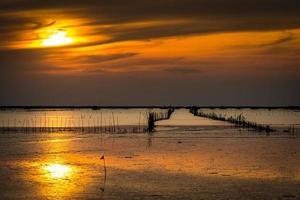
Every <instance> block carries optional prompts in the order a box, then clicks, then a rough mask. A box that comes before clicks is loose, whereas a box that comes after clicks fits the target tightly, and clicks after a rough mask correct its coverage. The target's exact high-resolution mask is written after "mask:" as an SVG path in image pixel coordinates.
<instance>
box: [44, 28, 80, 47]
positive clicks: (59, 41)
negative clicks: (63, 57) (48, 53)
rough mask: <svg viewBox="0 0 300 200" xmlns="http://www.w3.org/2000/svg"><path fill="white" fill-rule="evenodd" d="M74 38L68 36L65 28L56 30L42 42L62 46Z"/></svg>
mask: <svg viewBox="0 0 300 200" xmlns="http://www.w3.org/2000/svg"><path fill="white" fill-rule="evenodd" d="M73 41H74V40H73V39H72V38H70V37H67V32H66V31H64V30H55V31H53V32H52V33H51V34H50V36H49V37H48V38H47V39H46V40H44V41H43V42H42V46H60V45H67V44H70V43H72V42H73Z"/></svg>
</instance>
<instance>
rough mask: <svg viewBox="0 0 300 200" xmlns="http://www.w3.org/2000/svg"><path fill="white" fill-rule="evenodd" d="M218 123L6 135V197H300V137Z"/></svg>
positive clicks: (1, 148) (2, 140)
mask: <svg viewBox="0 0 300 200" xmlns="http://www.w3.org/2000/svg"><path fill="white" fill-rule="evenodd" d="M183 115H185V116H186V117H182V116H183ZM179 119H182V120H184V119H188V120H186V122H185V123H183V124H179V123H178V120H179ZM198 120H199V121H198ZM174 121H175V122H174ZM176 121H177V123H176ZM197 122H199V124H198V125H197V126H196V125H195V123H196V124H197ZM213 122H214V121H211V120H207V119H202V118H197V117H193V116H191V115H188V113H187V112H186V111H182V110H181V111H178V112H177V111H175V113H174V115H173V117H171V119H170V120H169V121H165V122H164V121H161V122H159V123H160V125H159V126H158V127H157V128H156V129H157V132H154V133H152V134H145V133H140V134H134V133H127V134H83V133H72V132H59V133H47V134H41V133H35V134H30V133H27V134H21V133H9V134H0V157H1V162H0V177H1V178H0V194H1V198H2V199H130V200H131V199H299V198H300V189H299V188H300V140H299V137H298V136H297V135H294V136H290V135H287V134H284V133H277V134H274V135H270V136H266V135H265V134H258V133H255V132H249V131H247V130H241V129H236V128H234V127H232V126H230V125H226V124H214V123H213ZM218 123H219V122H218ZM103 155H104V158H105V159H101V157H102V156H103ZM104 161H105V165H104Z"/></svg>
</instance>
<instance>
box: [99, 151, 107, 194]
mask: <svg viewBox="0 0 300 200" xmlns="http://www.w3.org/2000/svg"><path fill="white" fill-rule="evenodd" d="M100 160H103V168H104V183H103V189H102V191H104V188H105V183H106V163H105V157H104V154H103V155H102V157H101V158H100Z"/></svg>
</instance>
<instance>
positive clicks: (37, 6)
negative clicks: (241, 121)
mask: <svg viewBox="0 0 300 200" xmlns="http://www.w3.org/2000/svg"><path fill="white" fill-rule="evenodd" d="M40 11H43V12H40ZM25 13H26V14H25ZM299 13H300V1H299V0H252V1H250V0H244V1H242V0H185V1H183V0H156V1H155V0H85V1H82V0H80V1H79V0H78V1H76V0H59V1H54V0H1V1H0V39H1V41H0V91H1V96H0V105H84V104H86V105H94V104H101V105H154V104H158V105H163V104H166V105H169V104H178V105H192V104H194V105H299V102H300V95H299V83H300V80H299V52H300V50H299V48H298V47H295V45H294V46H285V45H286V44H289V43H292V42H295V41H296V40H298V38H297V35H294V34H290V33H285V32H284V34H283V35H282V37H279V38H278V39H277V40H274V41H272V42H269V43H266V44H261V45H257V46H251V44H250V45H249V46H250V48H253V47H254V48H261V49H263V51H264V52H263V53H266V54H270V55H272V56H273V57H272V58H270V57H266V58H268V59H269V60H271V59H274V58H276V57H275V56H274V55H277V54H278V55H282V57H280V56H278V62H276V61H273V60H271V61H270V62H269V63H268V62H267V61H265V60H264V57H263V56H262V57H261V58H259V57H260V56H261V55H255V56H257V57H255V56H253V57H251V56H249V57H247V58H245V60H247V61H245V62H242V61H243V60H242V59H241V58H238V56H237V58H236V57H235V55H232V54H230V55H225V54H226V53H227V52H220V54H222V53H224V55H225V57H226V56H228V57H229V58H228V59H230V58H231V60H230V61H228V60H226V59H223V60H222V57H221V58H219V57H218V56H217V55H212V56H211V55H210V56H211V57H210V58H209V59H210V60H209V59H208V58H206V59H207V60H208V61H207V62H203V63H201V53H204V54H205V53H206V52H199V59H197V60H196V61H189V58H186V57H184V56H180V55H179V53H178V52H177V54H176V55H174V56H173V57H172V55H171V53H170V55H168V56H166V57H164V55H159V52H158V53H157V54H155V52H153V54H155V56H153V57H151V56H149V57H147V56H144V55H143V49H138V50H139V51H138V52H135V51H134V50H132V49H130V46H129V48H128V49H126V48H125V50H124V51H121V50H120V51H117V52H109V50H108V51H107V52H108V53H110V54H109V55H107V54H102V52H101V49H100V50H97V52H88V51H85V54H80V51H78V52H77V51H76V50H77V49H79V47H84V46H92V45H100V44H107V43H113V42H119V41H128V40H143V41H147V40H151V39H157V38H162V37H169V36H180V37H184V36H187V35H200V34H211V33H223V32H241V31H272V30H277V31H284V30H289V29H296V28H300V14H299ZM64 17H70V18H72V19H74V20H75V21H76V22H78V24H75V25H74V24H66V26H69V27H71V28H72V27H73V26H78V27H77V28H79V30H80V27H83V26H88V27H92V30H90V32H89V33H83V34H87V36H90V35H105V36H109V37H108V39H105V40H98V41H97V40H96V41H94V40H93V41H92V42H87V43H83V44H79V45H70V46H68V47H64V49H63V51H62V50H60V49H59V48H49V49H47V48H40V49H29V48H28V49H21V50H16V49H12V48H8V47H9V44H10V43H12V42H23V41H24V40H35V39H36V37H37V36H36V35H34V34H32V35H31V34H29V36H28V32H29V33H30V31H31V30H37V29H40V28H43V27H48V26H56V25H57V24H58V23H59V22H60V20H63V19H64ZM81 20H82V21H81ZM143 22H153V23H149V24H141V25H138V23H143ZM135 23H137V24H135ZM62 28H64V27H62ZM25 33H26V34H27V35H26V37H23V36H24V35H25ZM79 34H81V33H79ZM174 42H176V41H174ZM196 45H198V44H196ZM199 45H202V44H199ZM203 45H205V44H203ZM233 45H234V44H233ZM145 46H146V45H145ZM249 46H247V47H249ZM107 48H108V47H107ZM144 48H148V47H144ZM149 48H151V47H149ZM237 48H241V49H242V47H241V46H239V47H237ZM244 48H246V47H244ZM74 49H75V50H74ZM91 49H92V48H91ZM72 50H74V51H73V52H72ZM171 50H172V49H170V51H171ZM177 50H178V51H179V52H180V49H177ZM242 50H244V49H242ZM104 51H105V49H104ZM74 52H75V54H72V53H74ZM107 52H106V53H107ZM234 52H236V51H234ZM68 53H69V54H68ZM104 53H105V52H104ZM296 54H298V56H297V55H296ZM68 55H71V56H68ZM222 55H223V54H222ZM51 56H52V57H53V58H54V61H55V59H61V60H63V61H64V63H67V64H69V63H68V62H73V63H76V64H77V66H76V67H75V66H72V65H70V66H59V65H55V64H51V61H53V60H51V59H50V58H51ZM292 56H293V57H292ZM291 57H292V58H291ZM49 59H50V62H49V63H47V62H46V61H49ZM204 59H205V58H204ZM239 59H240V60H239ZM292 59H294V60H293V61H292ZM297 59H298V60H297ZM125 60H126V62H125ZM190 60H192V59H190ZM241 60H242V61H241ZM249 60H250V61H249ZM286 60H287V61H286ZM54 61H53V63H55V62H54ZM123 61H124V62H123ZM239 62H240V63H241V64H240V65H239ZM274 65H275V66H274ZM78 66H80V68H78ZM287 68H288V69H287ZM237 69H238V70H237ZM76 70H77V71H78V70H79V73H78V74H76V75H72V74H71V75H64V72H72V71H76ZM114 70H115V71H117V72H118V73H112V71H114ZM33 72H34V73H33ZM49 72H53V73H58V74H59V73H60V72H62V73H61V74H60V76H57V75H53V74H51V73H50V74H49ZM41 73H42V74H41Z"/></svg>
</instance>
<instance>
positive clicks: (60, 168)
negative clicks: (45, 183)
mask: <svg viewBox="0 0 300 200" xmlns="http://www.w3.org/2000/svg"><path fill="white" fill-rule="evenodd" d="M45 170H46V171H47V173H48V175H49V176H50V177H51V178H54V179H60V178H65V177H67V176H68V175H70V174H71V172H72V168H71V167H70V166H68V165H63V164H57V163H55V164H49V165H47V166H45Z"/></svg>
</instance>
